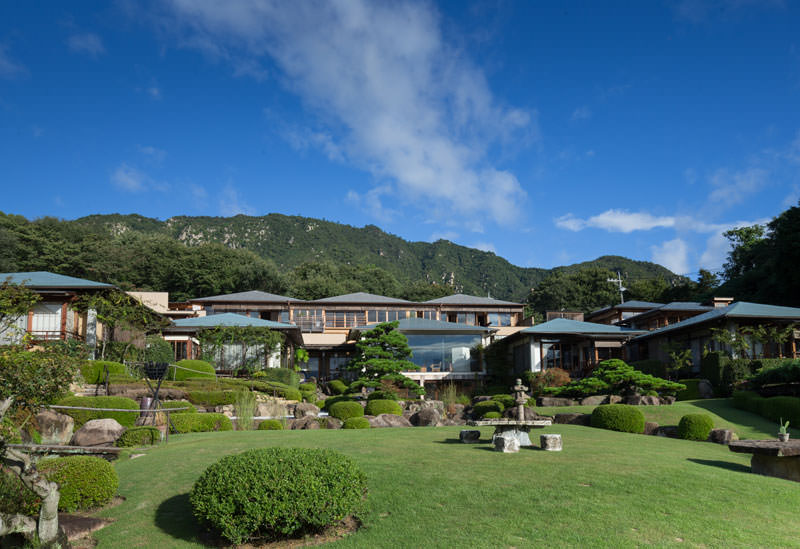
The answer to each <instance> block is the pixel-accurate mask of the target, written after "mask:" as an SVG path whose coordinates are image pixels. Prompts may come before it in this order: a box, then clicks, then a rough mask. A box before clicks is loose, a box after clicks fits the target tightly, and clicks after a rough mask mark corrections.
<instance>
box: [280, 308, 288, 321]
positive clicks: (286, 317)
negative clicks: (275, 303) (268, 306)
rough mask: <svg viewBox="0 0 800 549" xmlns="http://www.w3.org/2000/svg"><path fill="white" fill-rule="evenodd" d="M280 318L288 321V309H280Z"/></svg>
mask: <svg viewBox="0 0 800 549" xmlns="http://www.w3.org/2000/svg"><path fill="white" fill-rule="evenodd" d="M280 319H281V322H283V323H287V322H289V311H281V316H280Z"/></svg>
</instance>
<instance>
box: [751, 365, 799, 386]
mask: <svg viewBox="0 0 800 549" xmlns="http://www.w3.org/2000/svg"><path fill="white" fill-rule="evenodd" d="M759 362H764V361H763V360H761V361H755V360H754V361H753V363H754V364H755V363H759ZM798 382H800V360H790V361H786V360H784V361H782V363H781V364H780V365H779V366H776V367H774V368H769V369H766V370H761V371H760V372H758V373H757V374H756V375H755V376H753V377H752V379H750V386H751V387H753V388H754V389H759V388H761V387H763V386H764V385H781V384H784V383H798Z"/></svg>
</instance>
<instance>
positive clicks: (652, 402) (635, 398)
mask: <svg viewBox="0 0 800 549" xmlns="http://www.w3.org/2000/svg"><path fill="white" fill-rule="evenodd" d="M625 404H630V405H631V406H658V405H660V404H661V401H660V400H659V398H658V397H657V396H648V395H632V396H629V397H625Z"/></svg>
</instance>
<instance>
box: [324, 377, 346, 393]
mask: <svg viewBox="0 0 800 549" xmlns="http://www.w3.org/2000/svg"><path fill="white" fill-rule="evenodd" d="M328 388H330V390H331V392H333V394H334V395H343V394H344V393H345V391H347V385H346V384H345V382H344V381H342V380H341V379H334V380H333V381H329V382H328Z"/></svg>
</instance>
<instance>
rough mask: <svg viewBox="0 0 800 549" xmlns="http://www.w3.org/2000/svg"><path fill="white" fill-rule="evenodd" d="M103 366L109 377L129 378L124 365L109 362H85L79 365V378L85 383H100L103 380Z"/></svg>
mask: <svg viewBox="0 0 800 549" xmlns="http://www.w3.org/2000/svg"><path fill="white" fill-rule="evenodd" d="M104 366H107V367H108V373H109V374H110V375H123V376H125V377H126V378H130V376H128V375H127V372H126V371H125V365H124V364H120V363H119V362H113V361H111V360H87V361H86V362H84V363H83V364H81V377H83V380H84V381H85V382H86V383H89V384H92V385H93V384H96V383H102V382H103V380H104V379H105V371H104V369H103V367H104Z"/></svg>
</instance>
